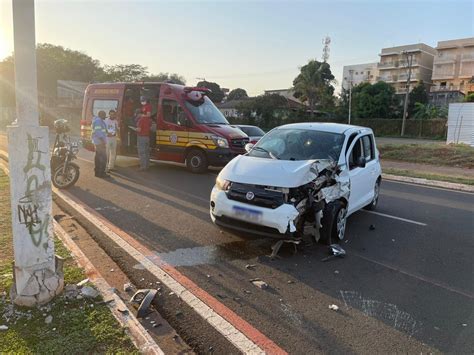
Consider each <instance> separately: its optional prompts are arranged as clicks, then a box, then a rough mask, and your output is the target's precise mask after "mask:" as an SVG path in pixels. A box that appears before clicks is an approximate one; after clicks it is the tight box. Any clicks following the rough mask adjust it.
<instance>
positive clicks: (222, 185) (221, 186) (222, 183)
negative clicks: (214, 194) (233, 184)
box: [216, 176, 230, 191]
mask: <svg viewBox="0 0 474 355" xmlns="http://www.w3.org/2000/svg"><path fill="white" fill-rule="evenodd" d="M229 187H230V181H228V180H224V179H222V178H220V177H219V176H218V177H217V179H216V188H217V189H218V190H222V191H227V190H229Z"/></svg>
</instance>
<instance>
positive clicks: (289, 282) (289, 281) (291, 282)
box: [286, 280, 295, 285]
mask: <svg viewBox="0 0 474 355" xmlns="http://www.w3.org/2000/svg"><path fill="white" fill-rule="evenodd" d="M286 283H287V284H289V285H291V284H294V283H295V282H294V281H292V280H288V281H287V282H286Z"/></svg>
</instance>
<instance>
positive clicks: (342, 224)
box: [319, 200, 347, 245]
mask: <svg viewBox="0 0 474 355" xmlns="http://www.w3.org/2000/svg"><path fill="white" fill-rule="evenodd" d="M346 222H347V209H346V205H345V204H344V203H343V202H342V201H339V200H337V201H333V202H330V203H328V204H327V205H326V207H325V208H324V210H323V218H322V219H321V225H322V227H321V230H320V238H319V241H320V242H321V243H324V244H328V245H329V244H333V243H339V242H340V241H341V240H344V237H345V234H346V224H347V223H346Z"/></svg>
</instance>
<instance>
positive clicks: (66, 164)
mask: <svg viewBox="0 0 474 355" xmlns="http://www.w3.org/2000/svg"><path fill="white" fill-rule="evenodd" d="M54 128H55V130H56V138H55V140H54V145H53V151H52V153H51V181H52V183H53V185H54V186H55V187H57V188H58V189H67V188H69V187H71V186H73V185H74V184H75V183H76V181H77V180H78V179H79V166H78V165H77V164H75V163H73V162H72V161H73V160H74V159H76V158H77V154H78V153H79V144H78V143H77V142H72V141H71V137H70V136H69V135H68V134H67V132H68V131H69V127H68V124H67V121H66V120H63V119H61V120H56V121H54Z"/></svg>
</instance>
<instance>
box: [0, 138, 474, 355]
mask: <svg viewBox="0 0 474 355" xmlns="http://www.w3.org/2000/svg"><path fill="white" fill-rule="evenodd" d="M0 149H4V150H6V147H5V145H4V141H2V140H0ZM91 160H92V154H91V153H89V152H86V151H83V152H81V154H80V160H79V161H78V162H79V165H80V166H81V177H80V179H79V181H78V183H77V185H76V186H75V187H74V188H72V189H70V192H71V193H72V194H73V195H74V196H75V197H76V198H77V199H78V200H80V201H82V202H83V203H85V204H87V205H89V206H91V207H92V208H94V209H95V210H96V211H97V212H98V213H100V214H101V215H103V216H104V217H106V218H107V219H109V220H110V221H112V223H114V224H115V225H117V226H118V227H120V228H122V229H123V230H125V231H126V232H128V233H129V234H131V235H133V236H134V237H136V238H137V239H139V240H140V241H142V242H144V243H146V244H147V245H148V246H149V247H151V248H153V249H154V250H155V251H156V253H158V254H159V255H160V257H161V258H162V259H164V260H165V261H167V262H168V263H170V264H172V265H174V266H176V267H177V269H179V270H180V271H181V272H182V273H184V274H185V275H186V276H188V277H190V278H191V279H192V280H193V281H195V282H196V283H197V284H198V285H199V286H200V287H202V288H203V289H205V290H206V291H207V292H209V293H210V294H212V295H215V296H216V297H219V299H220V300H221V301H222V302H223V303H224V304H225V305H226V306H227V307H229V308H231V309H232V310H234V311H235V312H236V313H237V314H239V315H240V316H241V317H242V318H244V319H246V320H247V321H248V322H250V323H251V324H252V325H254V326H255V327H257V328H258V329H259V330H260V331H261V332H263V333H264V334H266V335H267V336H268V337H269V338H271V339H272V340H273V341H275V342H276V343H277V344H278V345H279V346H281V347H283V348H284V349H285V350H287V351H288V352H291V353H316V352H372V353H373V352H388V351H390V352H420V351H425V352H426V351H431V350H433V349H434V350H439V351H443V352H455V353H472V350H473V349H474V312H473V311H474V278H473V275H474V273H473V271H474V270H473V260H474V259H473V257H472V255H473V253H474V240H473V236H474V234H473V232H474V219H473V212H474V195H473V194H467V193H460V192H454V191H447V190H441V189H434V188H427V187H421V186H414V185H408V184H402V183H394V182H388V181H384V182H383V184H382V191H381V198H380V203H379V206H378V209H377V213H379V214H375V213H370V212H365V211H364V212H358V213H356V214H354V215H353V216H351V217H350V218H349V221H348V226H347V232H346V233H347V235H346V237H347V239H346V242H345V243H343V244H342V246H343V247H344V248H345V249H346V252H347V257H346V258H344V259H334V260H332V261H330V262H326V263H323V262H321V259H322V258H323V257H325V256H326V255H327V251H326V248H324V247H323V246H321V245H313V246H310V247H306V248H304V249H303V250H299V251H298V252H297V253H296V254H294V253H293V248H292V247H291V246H284V247H283V248H282V251H281V253H280V256H281V258H279V259H277V260H273V261H272V260H270V259H269V258H268V257H267V255H268V254H269V253H270V246H271V245H272V243H273V241H271V240H266V239H260V238H255V237H252V236H249V235H242V234H239V233H233V232H228V231H221V230H220V229H219V228H217V227H215V226H214V225H213V224H212V223H211V221H210V218H209V213H208V202H209V194H210V191H211V188H212V186H213V183H214V180H215V176H216V172H213V171H210V172H209V173H207V174H203V175H194V174H190V173H188V172H187V171H186V170H185V169H184V168H182V167H180V166H174V165H170V164H164V163H158V164H154V165H153V166H152V168H151V170H150V171H149V172H145V173H141V172H138V171H137V168H136V161H135V160H133V159H119V165H120V167H119V168H118V171H117V172H116V173H114V175H113V176H114V177H113V179H110V180H100V179H96V178H94V177H93V170H92V168H93V166H92V163H91ZM371 224H373V225H374V226H375V230H369V226H370V225H371ZM247 264H255V268H253V269H252V270H249V269H247V268H246V267H245V266H246V265H247ZM257 277H258V278H260V279H262V280H264V281H265V282H267V283H268V284H269V285H270V289H269V290H260V289H258V288H256V287H255V286H253V285H252V284H251V283H250V282H249V280H250V279H252V278H257ZM249 292H250V293H249ZM331 304H336V305H338V306H339V307H340V310H339V311H338V312H335V311H332V310H330V309H329V305H331Z"/></svg>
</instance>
